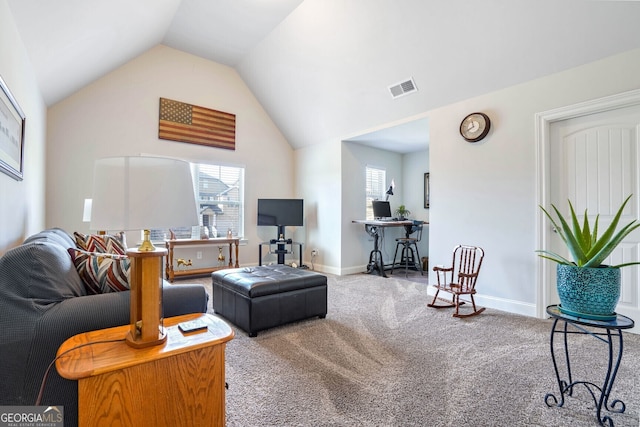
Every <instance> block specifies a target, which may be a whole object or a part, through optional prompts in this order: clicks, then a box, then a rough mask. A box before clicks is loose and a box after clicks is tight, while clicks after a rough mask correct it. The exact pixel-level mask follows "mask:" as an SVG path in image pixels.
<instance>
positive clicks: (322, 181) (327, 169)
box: [295, 141, 343, 274]
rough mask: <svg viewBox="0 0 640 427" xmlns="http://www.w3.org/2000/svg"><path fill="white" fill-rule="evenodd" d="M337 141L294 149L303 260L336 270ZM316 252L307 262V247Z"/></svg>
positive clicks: (338, 227)
mask: <svg viewBox="0 0 640 427" xmlns="http://www.w3.org/2000/svg"><path fill="white" fill-rule="evenodd" d="M339 152H340V143H339V142H337V141H335V142H327V143H326V144H320V145H314V146H310V147H306V148H303V149H300V150H296V152H295V164H296V166H295V167H296V177H297V178H296V196H297V197H301V198H303V199H304V203H305V215H306V216H305V230H304V235H296V238H297V239H298V240H299V241H301V242H303V243H304V257H303V259H304V262H305V264H307V266H308V267H310V268H315V269H316V270H320V271H324V272H327V273H334V274H337V273H339V267H340V257H341V253H342V252H341V247H340V241H341V239H342V233H341V223H342V215H341V195H342V188H343V180H342V175H341V174H342V170H343V166H342V159H341V158H340V156H339V154H338V153H339ZM312 249H318V252H319V255H318V256H317V257H316V258H315V260H313V265H312V264H311V250H312Z"/></svg>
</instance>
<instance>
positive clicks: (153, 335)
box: [126, 249, 167, 348]
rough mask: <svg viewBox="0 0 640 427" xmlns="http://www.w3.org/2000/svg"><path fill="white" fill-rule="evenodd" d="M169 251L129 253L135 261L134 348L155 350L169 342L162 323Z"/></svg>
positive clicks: (132, 271)
mask: <svg viewBox="0 0 640 427" xmlns="http://www.w3.org/2000/svg"><path fill="white" fill-rule="evenodd" d="M166 253H167V250H166V249H156V250H154V251H148V252H147V251H140V250H136V249H129V250H128V251H127V255H128V256H129V259H130V260H131V267H130V271H129V273H130V274H129V276H130V277H129V281H130V284H131V293H130V295H131V317H130V329H129V333H128V334H127V337H126V343H127V344H128V345H129V346H131V347H134V348H144V347H151V346H154V345H159V344H162V343H164V342H165V341H166V340H167V333H166V330H165V329H164V326H163V323H162V322H163V319H162V275H161V270H162V257H163V256H164V255H165V254H166Z"/></svg>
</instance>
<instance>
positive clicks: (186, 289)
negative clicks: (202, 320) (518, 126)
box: [162, 284, 209, 317]
mask: <svg viewBox="0 0 640 427" xmlns="http://www.w3.org/2000/svg"><path fill="white" fill-rule="evenodd" d="M208 300H209V295H208V294H207V291H206V289H205V287H204V286H202V285H198V284H181V285H172V284H166V285H165V286H164V287H163V290H162V302H163V306H164V317H174V316H179V315H181V314H189V313H206V312H207V302H208Z"/></svg>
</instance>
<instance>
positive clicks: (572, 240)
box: [536, 195, 640, 320]
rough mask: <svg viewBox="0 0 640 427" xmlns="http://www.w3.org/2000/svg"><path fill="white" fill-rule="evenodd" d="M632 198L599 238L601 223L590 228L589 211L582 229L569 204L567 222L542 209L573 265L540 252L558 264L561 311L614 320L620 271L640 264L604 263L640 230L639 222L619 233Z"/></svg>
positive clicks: (541, 251) (546, 252)
mask: <svg viewBox="0 0 640 427" xmlns="http://www.w3.org/2000/svg"><path fill="white" fill-rule="evenodd" d="M630 198H631V195H629V197H627V198H626V199H625V201H624V203H622V206H620V208H619V209H618V212H617V213H616V215H615V217H614V218H613V221H612V222H611V224H610V225H609V227H607V229H606V230H605V231H604V233H602V235H601V236H598V219H599V217H600V215H597V216H596V219H595V221H594V224H593V226H592V225H591V224H589V219H588V216H587V211H586V209H585V212H584V220H583V223H582V225H580V221H579V220H578V217H577V215H576V213H575V211H574V209H573V206H572V205H571V202H570V201H569V209H570V213H571V218H569V221H567V220H566V219H565V218H564V217H563V216H562V214H561V213H560V211H559V210H558V209H557V208H556V207H555V206H554V205H551V207H552V208H553V211H554V212H555V215H556V217H557V220H556V219H554V217H553V216H552V215H551V214H550V213H549V212H548V211H547V210H546V209H545V208H543V207H542V206H540V209H542V211H543V212H544V213H545V215H546V216H547V217H548V218H549V220H550V221H551V223H552V224H553V226H554V227H555V230H557V232H558V235H559V236H560V238H561V239H562V240H563V241H564V243H565V245H566V246H567V249H568V250H569V254H570V255H571V258H572V259H573V261H571V260H568V259H566V258H565V257H563V256H561V255H558V254H557V253H554V252H550V251H545V250H538V251H536V252H538V255H539V256H541V257H542V258H546V259H549V260H551V261H554V262H556V263H558V266H557V273H556V274H557V276H556V279H557V288H558V296H559V297H560V311H562V312H564V313H567V314H571V315H577V316H580V317H584V318H590V319H600V320H612V319H615V316H616V315H615V312H614V310H615V308H616V305H617V304H618V300H619V298H620V268H622V267H626V266H629V265H636V264H640V262H629V263H624V264H620V265H613V266H608V265H603V264H602V263H603V262H604V260H605V259H606V258H607V257H608V256H609V255H610V254H611V252H613V250H614V249H615V248H616V247H617V246H618V245H619V244H620V242H622V240H623V239H624V238H625V237H626V236H627V235H628V234H629V233H631V232H632V231H633V230H635V229H636V228H638V227H640V223H637V221H636V220H633V221H631V222H630V223H629V224H627V225H625V226H624V227H622V228H621V229H620V230H619V231H617V232H616V228H617V227H618V222H619V221H620V216H621V215H622V211H623V210H624V207H625V206H626V204H627V202H628V201H629V199H630Z"/></svg>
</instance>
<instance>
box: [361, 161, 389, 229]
mask: <svg viewBox="0 0 640 427" xmlns="http://www.w3.org/2000/svg"><path fill="white" fill-rule="evenodd" d="M386 182H387V170H386V169H385V168H382V167H379V166H372V165H367V166H365V197H366V219H367V220H372V219H374V218H373V204H372V203H371V202H372V201H374V200H384V195H385V192H386V190H387V185H386Z"/></svg>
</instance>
